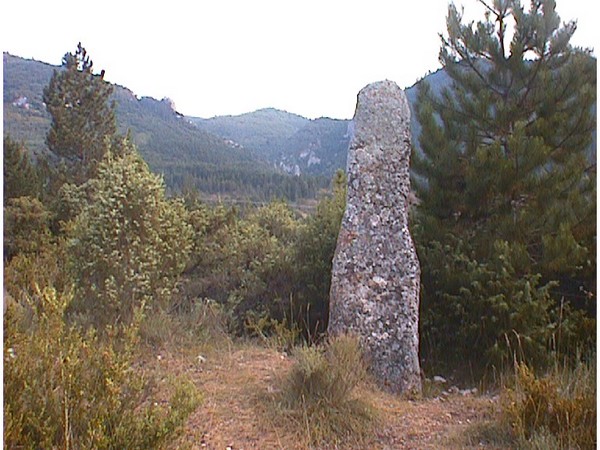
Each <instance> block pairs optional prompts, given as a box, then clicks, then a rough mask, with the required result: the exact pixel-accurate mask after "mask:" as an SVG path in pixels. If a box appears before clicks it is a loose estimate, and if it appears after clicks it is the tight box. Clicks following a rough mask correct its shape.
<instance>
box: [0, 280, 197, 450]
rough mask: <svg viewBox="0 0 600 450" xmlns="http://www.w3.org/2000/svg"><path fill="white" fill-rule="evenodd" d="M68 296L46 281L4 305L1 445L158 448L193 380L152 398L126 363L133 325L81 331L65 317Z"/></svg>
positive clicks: (175, 424) (191, 402) (179, 420)
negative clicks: (164, 399) (164, 397)
mask: <svg viewBox="0 0 600 450" xmlns="http://www.w3.org/2000/svg"><path fill="white" fill-rule="evenodd" d="M70 298H71V297H70V295H67V294H58V293H57V292H56V291H55V290H53V289H51V288H45V289H44V290H43V291H38V292H37V295H35V296H29V297H27V303H26V304H24V305H22V307H20V308H19V307H17V305H12V306H11V308H9V309H8V310H7V313H6V315H5V319H4V320H5V323H4V326H5V335H4V442H5V448H65V449H88V448H97V449H108V448H115V449H116V448H128V449H148V448H157V447H159V446H160V445H161V444H162V443H164V442H165V441H166V440H167V439H168V438H169V437H171V436H172V435H173V434H174V433H176V432H177V430H178V428H179V427H180V426H181V425H182V424H183V422H184V421H185V419H186V418H187V417H188V416H189V414H190V413H191V412H192V411H193V410H194V409H195V407H196V405H197V403H198V400H199V397H198V393H197V392H196V390H195V387H194V386H193V385H192V384H191V383H190V382H188V381H185V380H179V381H178V382H177V387H176V388H175V389H174V393H173V395H172V396H171V398H170V401H169V402H168V406H165V405H164V404H162V403H160V404H159V403H158V402H157V401H155V398H154V396H155V395H156V394H157V392H156V390H155V389H154V388H153V383H152V380H149V379H146V378H145V377H144V376H143V375H142V374H141V372H140V371H139V370H137V369H135V368H133V367H132V362H133V357H134V350H135V344H136V338H135V336H137V330H136V329H135V328H133V327H131V328H130V329H125V330H123V331H124V332H123V333H121V335H122V336H123V338H122V339H118V340H117V339H115V338H114V336H113V338H112V339H111V338H110V330H109V333H108V334H107V336H105V339H102V340H101V339H99V338H98V337H97V335H96V334H95V332H94V331H93V330H92V329H89V330H87V331H86V332H82V331H81V330H80V329H79V328H76V327H74V326H71V325H68V324H67V323H66V322H65V320H64V312H65V308H66V306H67V304H68V302H69V301H70ZM25 311H28V313H27V314H24V312H25Z"/></svg>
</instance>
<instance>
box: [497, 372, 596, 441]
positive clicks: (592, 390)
mask: <svg viewBox="0 0 600 450" xmlns="http://www.w3.org/2000/svg"><path fill="white" fill-rule="evenodd" d="M515 371H516V373H515V385H514V387H513V388H510V389H506V390H505V395H504V401H503V412H504V415H505V418H506V420H507V422H508V424H509V426H510V428H511V429H512V431H513V433H514V434H515V436H516V438H517V439H518V440H519V443H520V444H519V446H520V447H521V448H532V449H534V448H561V449H593V448H596V368H595V361H594V362H593V363H579V364H577V366H576V367H574V368H568V367H564V366H560V365H558V364H557V365H556V366H555V367H554V368H553V369H552V370H551V371H550V372H549V373H547V374H546V375H544V376H536V375H535V374H534V373H533V371H532V370H531V369H529V368H528V367H527V366H526V365H524V364H520V365H518V366H516V368H515Z"/></svg>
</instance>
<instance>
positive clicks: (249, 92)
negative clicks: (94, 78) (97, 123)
mask: <svg viewBox="0 0 600 450" xmlns="http://www.w3.org/2000/svg"><path fill="white" fill-rule="evenodd" d="M455 3H456V4H457V5H458V6H460V5H463V6H464V7H465V11H466V13H465V15H466V16H467V17H469V18H472V19H481V18H482V17H483V15H482V9H481V8H482V7H481V5H480V4H478V3H477V2H476V0H456V1H455ZM523 3H524V4H529V1H528V0H524V1H523ZM597 3H598V2H597V0H557V12H558V14H559V15H560V16H561V19H562V20H563V22H564V21H568V20H573V19H576V20H577V22H578V30H577V32H576V33H575V37H574V39H573V41H572V42H573V43H574V44H575V45H579V46H582V47H588V48H595V49H596V50H595V51H594V54H595V55H597V44H598V23H599V19H600V17H598V6H597ZM447 5H448V1H447V0H414V1H406V0H404V1H402V0H395V1H394V0H388V1H383V0H366V1H352V0H346V1H343V0H339V1H338V0H289V1H285V0H279V1H276V0H252V1H250V0H211V1H206V0H196V1H181V0H171V1H161V2H154V1H128V0H120V1H115V0H104V1H101V2H98V1H94V2H91V1H87V0H73V1H70V0H52V1H49V0H4V1H3V2H2V4H1V6H0V17H2V19H1V22H2V23H1V27H0V42H1V43H2V50H3V51H8V52H9V53H11V54H13V55H17V56H21V57H25V58H33V59H36V60H39V61H44V62H47V63H50V64H55V65H59V64H60V62H61V58H62V56H63V55H64V54H65V53H66V52H69V51H72V52H74V51H75V48H76V46H77V43H78V42H79V41H81V42H82V44H83V45H84V47H86V49H87V50H88V53H89V54H90V55H91V57H92V59H93V61H94V67H95V69H97V71H100V70H101V69H105V70H106V79H107V80H109V81H111V82H113V83H117V84H120V85H123V86H125V87H127V88H129V89H131V90H132V91H133V92H134V93H135V94H136V95H138V96H151V97H154V98H157V99H161V98H163V97H169V98H171V99H172V100H173V101H174V102H175V105H176V107H177V110H178V111H179V112H181V113H183V114H185V115H188V116H198V117H212V116H215V115H225V114H241V113H245V112H249V111H253V110H256V109H259V108H265V107H275V108H279V109H283V110H286V111H289V112H293V113H297V114H301V115H303V116H306V117H310V118H316V117H321V116H326V117H333V118H340V119H348V118H351V117H352V116H353V114H354V107H355V104H356V94H357V93H358V91H359V90H360V89H361V88H362V87H364V86H365V85H367V84H368V83H371V82H373V81H378V80H382V79H390V80H393V81H395V82H396V83H398V85H399V86H400V87H403V88H406V87H409V86H411V85H413V84H414V83H415V82H416V81H417V80H418V79H419V78H421V77H422V76H424V75H425V74H426V73H427V72H428V71H435V70H437V69H438V68H439V67H440V65H439V63H438V52H439V47H440V40H439V37H438V34H439V33H442V32H445V17H446V14H447Z"/></svg>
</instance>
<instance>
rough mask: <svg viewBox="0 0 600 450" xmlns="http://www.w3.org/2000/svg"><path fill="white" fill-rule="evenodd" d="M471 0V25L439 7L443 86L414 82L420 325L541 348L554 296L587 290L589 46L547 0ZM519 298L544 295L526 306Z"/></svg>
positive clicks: (591, 183)
mask: <svg viewBox="0 0 600 450" xmlns="http://www.w3.org/2000/svg"><path fill="white" fill-rule="evenodd" d="M480 3H482V5H484V7H485V8H486V12H485V17H484V20H483V21H480V22H477V23H476V24H474V23H467V24H465V23H463V18H462V15H461V13H459V12H458V10H457V9H456V7H455V6H454V5H452V4H451V5H450V6H449V9H448V17H447V36H445V37H442V47H441V51H440V61H441V63H442V65H443V67H444V69H445V70H446V72H447V74H448V75H449V77H450V79H451V86H450V87H449V88H448V89H445V90H443V91H442V92H441V93H436V92H434V91H433V89H431V88H430V87H429V86H428V85H427V84H425V83H424V84H423V86H422V87H421V88H420V92H419V97H418V105H417V112H416V113H417V117H418V119H419V121H420V123H421V125H422V127H423V128H422V132H421V135H420V139H419V143H420V150H419V151H416V152H414V155H413V171H414V173H415V175H416V176H415V177H414V181H413V184H414V186H415V188H416V190H417V193H418V196H419V198H420V200H421V205H420V208H419V212H418V215H417V222H418V225H417V227H416V228H417V244H418V247H419V253H420V257H421V259H422V266H423V272H424V273H423V290H424V294H423V314H424V316H425V317H424V320H423V327H424V331H425V328H426V327H430V330H438V331H439V330H440V329H442V328H444V326H443V325H442V324H441V322H442V321H448V319H449V317H452V318H454V319H455V320H457V321H467V323H464V324H463V325H459V324H458V323H454V324H453V325H456V326H459V327H460V326H462V328H461V330H462V331H465V333H464V335H462V338H463V340H462V341H461V342H456V343H455V344H456V345H459V346H462V347H466V348H462V351H463V352H465V353H464V354H466V355H468V353H469V351H468V348H469V345H471V346H473V345H479V346H480V349H481V350H482V351H491V350H492V347H493V346H498V345H499V344H498V343H499V342H500V341H502V340H503V339H505V336H506V335H507V334H510V333H511V332H514V334H516V335H518V334H519V333H522V334H527V337H528V338H532V339H533V340H537V341H538V344H539V345H538V347H540V346H542V345H543V344H544V340H545V339H547V338H548V336H547V335H544V334H543V333H541V332H540V334H539V335H538V336H536V337H535V338H533V337H532V336H534V335H535V333H537V331H539V330H540V329H541V328H543V327H544V326H545V325H548V322H551V321H552V318H551V316H552V303H553V302H552V301H550V300H551V298H554V299H555V300H556V301H560V300H561V299H562V298H564V299H566V300H569V301H571V302H574V303H577V305H578V306H581V305H582V304H583V303H584V302H585V301H586V299H587V298H589V297H590V295H592V296H593V295H595V294H593V293H592V294H590V293H591V292H593V290H594V286H595V264H596V262H595V221H596V203H595V196H596V190H595V179H596V177H595V163H593V162H591V159H592V158H590V155H589V154H588V152H589V148H590V144H591V142H592V136H593V131H594V130H595V117H594V116H593V114H592V106H593V105H594V104H595V100H596V62H595V59H594V58H592V57H591V55H590V52H589V51H586V50H582V49H576V48H573V47H572V46H571V45H570V44H569V41H570V39H571V37H572V36H573V34H574V32H575V30H576V24H575V23H574V22H570V23H567V24H563V25H561V24H560V18H559V16H558V15H557V13H556V10H555V7H556V5H555V2H554V1H553V0H539V1H538V0H535V1H532V2H531V6H530V8H529V9H528V10H525V8H523V7H522V6H521V4H520V1H518V0H493V2H492V3H491V4H490V3H486V2H484V1H480ZM511 30H512V32H511ZM594 159H595V158H594ZM491 269H493V270H492V271H490V270H491ZM483 274H486V275H485V276H484V275H483ZM481 277H483V278H481ZM523 283H524V284H523ZM519 286H521V287H519ZM509 297H510V298H509ZM467 299H469V300H468V301H467ZM524 301H529V302H534V303H536V302H537V303H536V304H537V305H538V306H540V305H545V306H544V307H543V308H541V310H540V311H538V312H537V313H536V314H535V315H534V317H527V316H526V314H525V313H524V312H522V314H521V313H519V311H520V310H519V308H520V306H521V304H520V303H519V302H524ZM482 305H487V306H486V307H483V308H482ZM436 308H437V309H436ZM436 314H438V316H437V318H436ZM448 314H452V315H451V316H448ZM528 314H529V316H531V311H529V312H528ZM486 315H487V316H486ZM488 318H489V319H490V323H488V324H487V325H488V329H487V330H484V329H483V328H484V324H485V323H486V320H487V319H488ZM469 329H470V330H471V331H466V330H469ZM536 330H537V331H536ZM448 331H449V330H445V331H444V332H441V333H440V334H439V335H436V337H435V339H444V338H443V335H444V334H445V333H447V332H448ZM490 331H491V332H490ZM488 332H489V333H488ZM434 334H435V333H434ZM459 335H460V332H458V333H456V334H454V337H457V336H459ZM435 339H434V338H432V340H435ZM432 345H440V344H439V343H438V344H432ZM471 355H473V353H472V352H471ZM474 356H475V357H476V358H478V357H480V355H474Z"/></svg>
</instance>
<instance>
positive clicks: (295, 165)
mask: <svg viewBox="0 0 600 450" xmlns="http://www.w3.org/2000/svg"><path fill="white" fill-rule="evenodd" d="M190 121H191V122H192V123H194V124H195V125H196V126H198V128H200V129H202V130H205V131H208V132H210V133H214V134H216V135H218V136H221V137H223V138H224V139H228V140H231V141H234V142H237V143H239V144H240V145H241V146H243V147H244V148H248V149H253V150H255V151H257V152H258V153H259V154H260V155H261V156H262V157H264V158H265V159H267V160H268V161H269V162H271V163H272V164H273V165H274V166H276V167H279V168H281V169H283V170H284V171H286V172H287V173H290V174H294V175H300V174H311V175H324V176H327V177H331V176H332V175H333V174H334V173H335V171H336V170H337V169H339V168H345V166H346V154H347V151H348V143H349V134H348V125H349V123H350V121H348V120H337V119H329V118H320V119H315V120H310V119H307V118H305V117H302V116H299V115H297V114H292V113H289V112H286V111H281V110H277V109H273V108H267V109H260V110H258V111H254V112H251V113H246V114H241V115H238V116H218V117H213V118H211V119H201V118H198V117H193V118H190Z"/></svg>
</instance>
